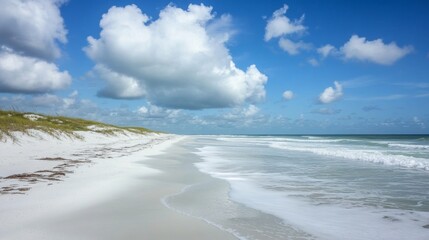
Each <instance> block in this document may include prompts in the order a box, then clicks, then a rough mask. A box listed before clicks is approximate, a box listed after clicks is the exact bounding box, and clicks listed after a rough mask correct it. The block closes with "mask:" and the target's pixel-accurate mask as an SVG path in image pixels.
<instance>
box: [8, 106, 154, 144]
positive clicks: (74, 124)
mask: <svg viewBox="0 0 429 240" xmlns="http://www.w3.org/2000/svg"><path fill="white" fill-rule="evenodd" d="M29 130H38V131H41V132H45V133H47V134H49V135H52V136H54V137H59V136H61V135H64V134H65V135H67V136H69V137H74V138H80V136H79V134H77V132H78V131H85V132H88V131H90V132H97V133H102V134H106V135H112V134H117V133H125V132H126V131H128V132H132V133H138V134H146V133H149V132H153V131H151V130H149V129H146V128H142V127H118V126H114V125H110V124H105V123H100V122H96V121H90V120H85V119H80V118H69V117H62V116H48V115H43V114H38V113H37V114H36V113H28V112H27V113H24V112H16V111H3V110H0V140H1V141H4V140H5V139H7V138H11V139H12V140H14V141H15V140H16V139H15V137H14V134H13V133H14V132H22V133H25V134H29V135H30V131H29Z"/></svg>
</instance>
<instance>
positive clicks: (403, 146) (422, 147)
mask: <svg viewBox="0 0 429 240" xmlns="http://www.w3.org/2000/svg"><path fill="white" fill-rule="evenodd" d="M387 145H388V146H389V147H398V148H406V149H429V146H428V145H415V144H403V143H388V144H387Z"/></svg>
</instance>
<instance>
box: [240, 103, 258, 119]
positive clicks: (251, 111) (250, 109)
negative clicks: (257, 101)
mask: <svg viewBox="0 0 429 240" xmlns="http://www.w3.org/2000/svg"><path fill="white" fill-rule="evenodd" d="M258 112H259V108H258V107H256V106H255V105H252V104H250V105H249V106H248V107H247V108H245V109H244V110H243V115H244V116H245V117H251V116H254V115H255V114H257V113H258Z"/></svg>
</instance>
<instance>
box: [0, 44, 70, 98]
mask: <svg viewBox="0 0 429 240" xmlns="http://www.w3.org/2000/svg"><path fill="white" fill-rule="evenodd" d="M70 83H71V77H70V75H69V74H68V72H67V71H64V72H61V71H60V70H59V69H58V67H57V66H56V65H55V64H53V63H48V62H45V61H43V60H40V59H38V58H33V57H26V56H21V55H18V54H16V53H13V52H11V51H1V50H0V91H1V92H21V93H42V92H49V91H53V90H58V89H62V88H65V87H67V86H68V85H69V84H70Z"/></svg>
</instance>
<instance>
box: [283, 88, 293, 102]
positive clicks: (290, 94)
mask: <svg viewBox="0 0 429 240" xmlns="http://www.w3.org/2000/svg"><path fill="white" fill-rule="evenodd" d="M293 97H294V94H293V92H292V91H290V90H287V91H284V92H283V99H284V100H286V101H289V100H291V99H292V98H293Z"/></svg>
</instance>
